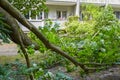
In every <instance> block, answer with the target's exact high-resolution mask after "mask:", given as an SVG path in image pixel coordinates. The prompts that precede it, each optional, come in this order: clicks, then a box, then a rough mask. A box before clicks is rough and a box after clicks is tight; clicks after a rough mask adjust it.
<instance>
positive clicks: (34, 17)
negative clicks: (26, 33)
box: [25, 11, 48, 20]
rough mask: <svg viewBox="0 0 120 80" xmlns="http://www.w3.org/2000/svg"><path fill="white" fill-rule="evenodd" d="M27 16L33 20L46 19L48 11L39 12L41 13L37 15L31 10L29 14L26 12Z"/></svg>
mask: <svg viewBox="0 0 120 80" xmlns="http://www.w3.org/2000/svg"><path fill="white" fill-rule="evenodd" d="M25 17H26V18H27V19H33V20H40V19H46V18H48V13H46V12H39V14H38V15H36V14H34V12H32V11H29V13H28V14H25Z"/></svg>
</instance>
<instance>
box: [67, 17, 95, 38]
mask: <svg viewBox="0 0 120 80" xmlns="http://www.w3.org/2000/svg"><path fill="white" fill-rule="evenodd" d="M93 25H94V21H83V22H79V21H78V19H76V16H72V17H69V19H68V22H66V31H67V33H69V34H70V35H75V37H80V38H81V39H84V38H85V37H86V36H91V35H93V33H94V30H93V28H94V27H93Z"/></svg>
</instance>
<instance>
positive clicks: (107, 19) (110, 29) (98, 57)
mask: <svg viewBox="0 0 120 80" xmlns="http://www.w3.org/2000/svg"><path fill="white" fill-rule="evenodd" d="M119 25H120V23H119V22H118V20H117V19H116V18H115V15H114V14H113V11H112V9H111V7H108V8H105V9H104V10H103V11H102V12H101V13H100V15H98V18H96V22H95V27H94V31H95V34H94V35H93V37H92V38H88V39H86V40H84V41H83V43H84V46H83V48H84V49H83V50H81V51H79V53H78V55H79V56H80V57H79V58H81V59H79V61H81V62H96V63H110V64H112V63H115V62H117V61H119V59H120V54H119V51H120V49H119V46H120V45H119V43H120V40H119V36H120V34H119V32H120V26H119Z"/></svg>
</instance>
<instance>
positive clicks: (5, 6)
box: [0, 0, 88, 72]
mask: <svg viewBox="0 0 120 80" xmlns="http://www.w3.org/2000/svg"><path fill="white" fill-rule="evenodd" d="M0 6H1V7H2V8H3V9H4V10H6V11H7V12H8V13H9V14H10V15H12V16H13V17H14V18H16V19H17V20H18V21H19V22H20V23H21V24H23V25H24V26H25V27H26V28H28V29H29V30H30V31H32V32H33V33H34V34H35V35H36V36H37V37H38V38H39V39H40V40H41V41H42V42H43V43H44V45H45V46H46V47H47V48H48V49H51V50H53V51H55V52H57V53H59V54H60V55H62V56H64V57H65V58H67V59H68V60H70V61H71V62H72V63H73V64H75V65H76V66H80V67H81V68H82V69H83V70H84V71H85V72H88V69H87V68H86V67H85V66H84V65H82V64H81V63H79V62H77V61H76V60H75V59H73V58H72V57H71V56H69V55H68V54H67V53H66V52H64V51H62V50H61V49H59V48H58V47H56V46H54V45H53V44H51V43H50V42H49V41H48V40H47V39H46V38H45V37H44V35H43V34H42V33H41V32H39V30H38V29H37V28H36V27H35V26H34V25H33V24H31V23H30V22H29V21H28V20H27V19H26V18H25V17H24V16H23V15H22V14H21V13H20V12H19V10H17V9H16V8H15V7H13V6H12V5H11V4H10V3H9V2H8V1H7V0H0Z"/></svg>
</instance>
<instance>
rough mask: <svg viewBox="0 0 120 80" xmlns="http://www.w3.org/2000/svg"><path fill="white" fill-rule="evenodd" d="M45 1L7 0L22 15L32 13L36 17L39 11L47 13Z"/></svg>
mask: <svg viewBox="0 0 120 80" xmlns="http://www.w3.org/2000/svg"><path fill="white" fill-rule="evenodd" d="M45 1H46V0H9V2H10V3H11V4H12V5H14V6H15V7H16V8H17V9H19V10H20V11H21V12H22V13H23V14H27V13H29V11H32V12H33V13H34V14H35V15H37V14H38V13H39V12H40V11H47V10H48V9H47V7H46V5H45V4H44V3H45Z"/></svg>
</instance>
